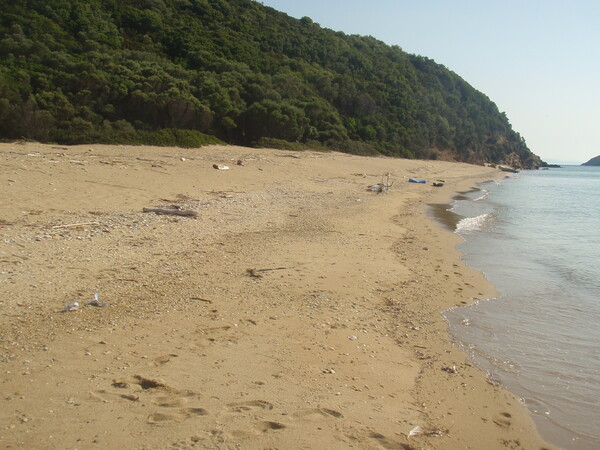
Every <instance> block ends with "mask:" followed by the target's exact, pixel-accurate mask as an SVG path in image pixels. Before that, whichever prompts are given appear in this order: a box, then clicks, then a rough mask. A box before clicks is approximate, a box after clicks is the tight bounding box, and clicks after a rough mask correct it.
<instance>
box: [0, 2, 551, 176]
mask: <svg viewBox="0 0 600 450" xmlns="http://www.w3.org/2000/svg"><path fill="white" fill-rule="evenodd" d="M0 6H1V7H2V11H3V13H2V16H1V21H0V59H1V62H0V138H4V139H14V138H18V137H27V138H33V139H38V140H41V141H50V140H52V141H57V142H63V143H81V142H91V141H102V142H121V141H122V142H130V141H132V140H135V139H140V140H144V139H155V138H156V136H157V133H159V135H160V133H163V134H164V133H167V131H165V130H173V129H178V130H191V131H189V132H188V133H192V134H194V133H195V135H200V133H206V134H209V135H214V136H217V137H219V138H220V139H222V140H224V141H227V142H231V143H237V144H243V145H253V144H257V143H258V144H260V143H261V142H262V143H265V138H269V139H270V140H267V141H266V142H267V143H269V144H282V145H284V146H285V145H286V144H285V143H281V142H279V141H274V139H275V140H282V141H289V142H299V143H308V144H310V145H312V146H315V145H324V146H328V147H330V148H335V149H339V150H343V151H348V152H353V153H364V154H371V153H377V152H379V153H383V154H387V155H393V156H402V157H409V158H410V157H419V158H437V157H439V156H440V153H439V152H442V154H443V156H445V157H453V158H455V159H458V160H462V161H467V162H484V161H491V162H503V161H504V160H506V159H507V156H508V155H510V154H513V155H512V160H513V161H514V160H515V156H516V157H517V160H520V162H521V164H522V165H524V166H526V167H528V166H536V165H538V164H539V163H540V161H539V158H538V157H537V156H535V155H533V154H532V153H531V152H530V151H529V149H528V148H527V145H526V144H525V141H524V140H523V139H522V138H521V136H520V135H519V134H518V133H516V132H515V131H513V130H512V128H511V126H510V124H509V122H508V120H507V118H506V116H505V115H504V113H501V112H499V111H498V108H497V107H496V105H495V104H494V103H493V102H491V101H490V100H489V99H488V98H487V97H486V96H485V95H484V94H482V93H480V92H478V91H477V90H475V89H474V88H473V87H471V86H470V85H469V84H468V83H466V82H465V81H464V80H463V79H462V78H460V77H459V76H458V75H456V74H455V73H453V72H451V71H449V70H448V69H446V68H445V67H443V66H441V65H439V64H436V63H435V62H434V61H432V60H430V59H428V58H425V57H421V56H415V55H410V54H407V53H405V52H404V51H402V50H401V49H400V48H399V47H395V46H388V45H386V44H384V43H383V42H380V41H378V40H376V39H374V38H371V37H360V36H349V35H345V34H344V33H341V32H334V31H331V30H327V29H323V28H321V27H320V26H319V25H317V24H315V23H313V22H312V20H310V19H309V18H306V17H305V18H303V19H300V20H296V19H293V18H291V17H289V16H287V15H286V14H283V13H280V12H278V11H276V10H274V9H272V8H268V7H264V6H262V5H260V4H259V3H257V2H254V1H251V0H144V1H132V0H122V1H116V0H107V1H101V0H88V1H85V2H84V1H82V0H70V1H68V0H49V1H45V2H34V1H28V0H11V1H10V2H9V1H8V0H0ZM157 130H160V131H157ZM169 132H172V131H169ZM144 133H145V134H144Z"/></svg>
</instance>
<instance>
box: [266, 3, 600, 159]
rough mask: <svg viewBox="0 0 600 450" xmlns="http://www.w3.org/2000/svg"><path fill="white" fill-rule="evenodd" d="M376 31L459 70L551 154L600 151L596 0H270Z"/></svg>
mask: <svg viewBox="0 0 600 450" xmlns="http://www.w3.org/2000/svg"><path fill="white" fill-rule="evenodd" d="M261 3H262V4H264V5H265V6H271V7H272V8H275V9H277V10H279V11H283V12H285V13H287V14H289V15H290V16H292V17H296V18H300V17H303V16H308V17H310V18H312V19H313V20H314V21H315V22H317V23H319V24H320V25H321V26H322V27H325V28H330V29H333V30H336V31H343V32H345V33H346V34H360V35H370V36H373V37H375V38H377V39H380V40H382V41H384V42H386V43H387V44H390V45H392V44H395V45H398V46H400V47H401V48H402V49H403V50H405V51H406V52H408V53H414V54H418V55H423V56H427V57H429V58H432V59H434V60H435V61H436V62H438V63H440V64H443V65H445V66H446V67H447V68H449V69H450V70H452V71H454V72H456V73H457V74H458V75H460V76H461V77H462V78H464V79H465V80H466V81H467V82H468V83H469V84H471V85H472V86H473V87H475V88H476V89H478V90H480V91H482V92H483V93H485V94H486V95H487V96H488V97H490V98H491V99H492V101H494V102H495V103H496V105H498V108H499V109H500V110H501V111H504V112H506V115H507V116H508V118H509V120H510V122H511V124H512V126H513V128H514V129H515V130H516V131H518V132H519V133H521V135H522V136H523V137H524V138H525V140H526V141H527V144H528V146H529V148H530V149H531V150H532V151H533V152H534V153H535V154H537V155H539V156H540V157H542V159H544V160H560V161H573V162H585V161H587V160H588V159H590V158H592V157H594V156H597V155H600V1H598V0H570V1H558V0H546V1H542V0H540V1H536V0H521V1H518V0H504V1H493V2H492V1H481V0H480V1H476V0H455V1H442V0H410V1H409V0H397V1H393V0H371V1H365V0H263V1H261Z"/></svg>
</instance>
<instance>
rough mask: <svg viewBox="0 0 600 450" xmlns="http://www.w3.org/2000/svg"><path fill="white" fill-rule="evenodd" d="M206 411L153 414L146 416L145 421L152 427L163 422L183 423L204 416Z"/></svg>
mask: <svg viewBox="0 0 600 450" xmlns="http://www.w3.org/2000/svg"><path fill="white" fill-rule="evenodd" d="M206 415H208V411H207V410H206V409H204V408H181V409H178V410H175V411H169V412H168V413H165V412H155V413H152V414H150V415H149V416H148V418H147V419H146V421H147V422H148V423H150V424H153V425H159V424H161V423H165V422H183V421H184V420H185V419H189V418H190V417H194V416H206Z"/></svg>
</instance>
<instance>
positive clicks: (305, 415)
mask: <svg viewBox="0 0 600 450" xmlns="http://www.w3.org/2000/svg"><path fill="white" fill-rule="evenodd" d="M294 417H296V418H298V419H316V420H319V419H322V418H323V417H335V418H336V419H341V418H342V417H344V415H343V414H342V413H341V412H339V411H336V410H335V409H329V408H311V409H302V410H300V411H297V412H295V413H294Z"/></svg>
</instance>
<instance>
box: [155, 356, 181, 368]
mask: <svg viewBox="0 0 600 450" xmlns="http://www.w3.org/2000/svg"><path fill="white" fill-rule="evenodd" d="M177 356H179V355H176V354H174V353H170V354H168V355H162V356H158V357H156V358H154V359H152V360H151V361H150V362H149V363H148V365H151V366H162V365H164V364H166V363H168V362H169V361H171V359H172V358H177Z"/></svg>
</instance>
